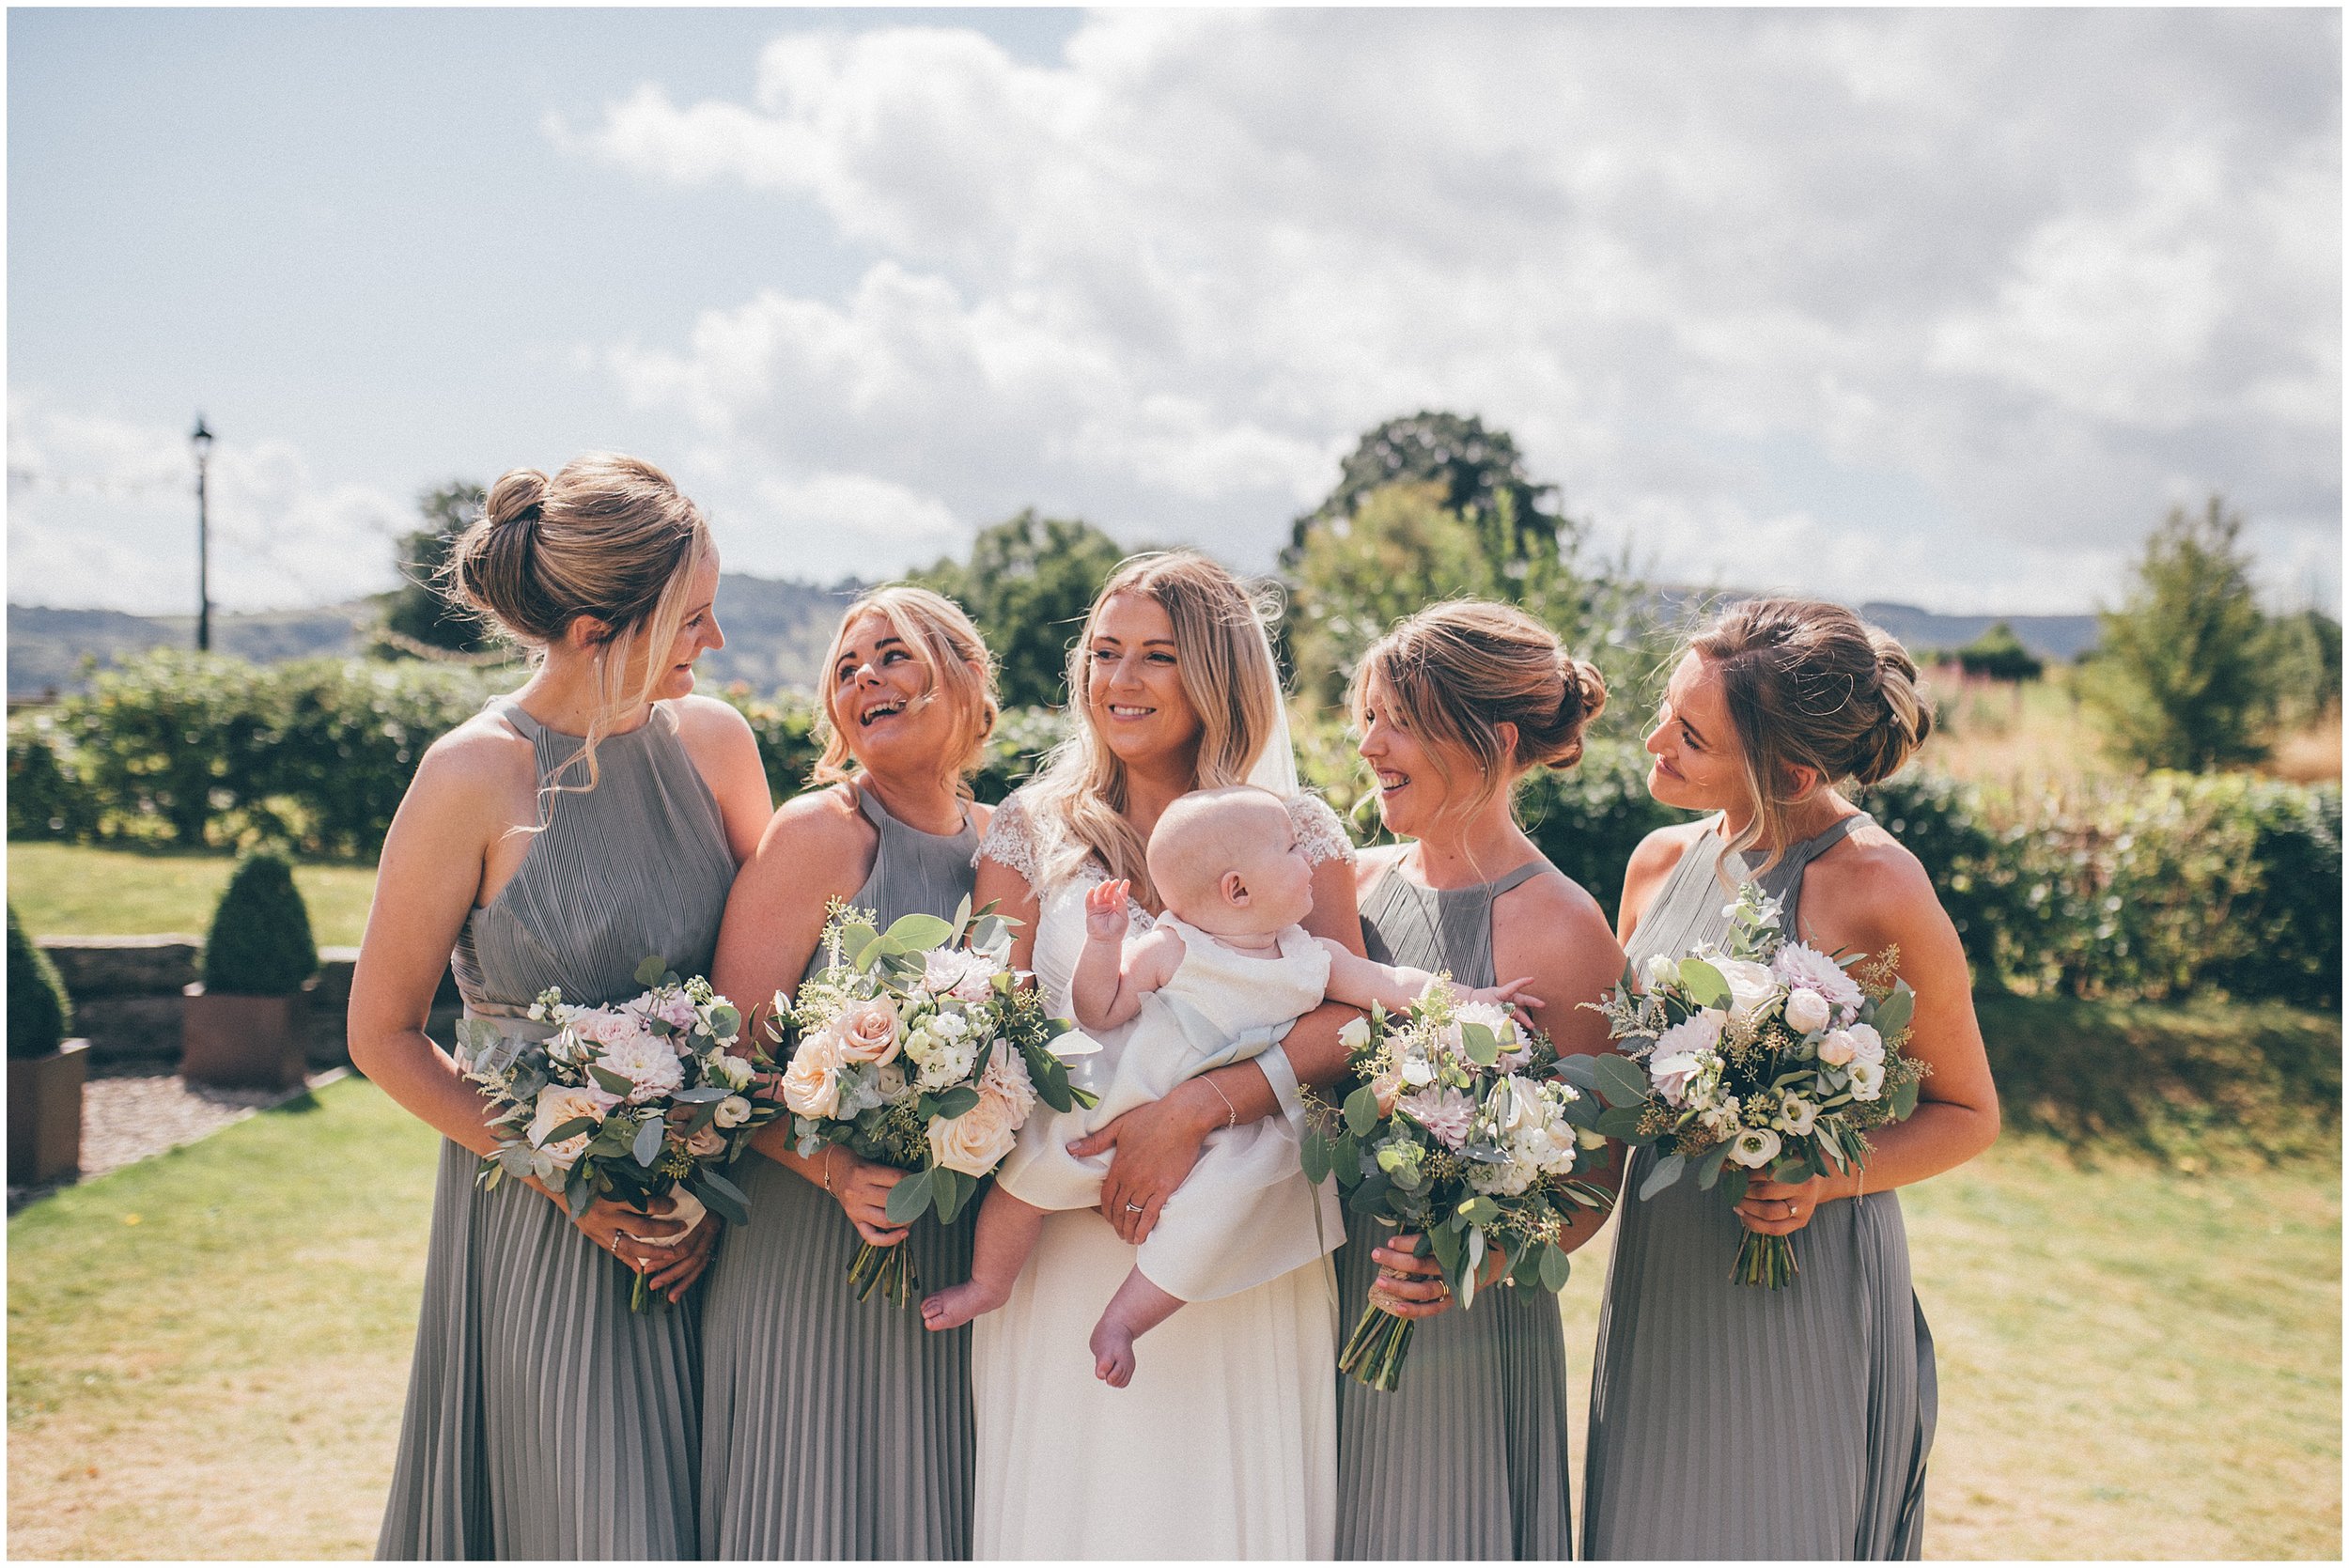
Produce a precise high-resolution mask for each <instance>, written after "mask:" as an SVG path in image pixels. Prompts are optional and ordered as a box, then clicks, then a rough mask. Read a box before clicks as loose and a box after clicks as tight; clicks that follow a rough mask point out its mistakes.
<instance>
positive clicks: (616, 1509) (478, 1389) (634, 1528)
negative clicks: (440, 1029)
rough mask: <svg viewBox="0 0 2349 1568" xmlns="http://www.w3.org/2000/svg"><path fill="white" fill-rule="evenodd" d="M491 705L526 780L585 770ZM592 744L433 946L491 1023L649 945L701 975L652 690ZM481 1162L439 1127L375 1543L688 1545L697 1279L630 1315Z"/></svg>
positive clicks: (683, 841) (403, 1547) (680, 758)
mask: <svg viewBox="0 0 2349 1568" xmlns="http://www.w3.org/2000/svg"><path fill="white" fill-rule="evenodd" d="M490 706H491V709H492V711H497V712H500V713H502V714H503V715H504V716H505V718H506V721H507V722H509V723H511V724H512V725H513V726H514V728H515V729H517V730H518V731H520V732H521V734H522V735H524V736H526V737H529V738H530V739H531V741H532V742H533V744H534V745H535V746H536V748H537V761H538V769H539V772H540V775H541V776H542V777H549V778H552V777H556V776H558V774H559V776H560V777H561V779H562V782H563V783H564V784H566V785H567V786H577V785H579V784H583V782H584V769H583V768H581V767H579V766H575V765H573V764H575V763H576V759H577V757H578V754H579V752H580V747H581V742H580V740H579V738H578V737H575V736H568V735H563V734H560V733H558V732H556V731H553V730H549V729H546V728H545V727H543V726H542V725H540V724H539V723H538V722H537V721H536V720H534V719H532V718H531V717H530V715H529V714H527V713H525V712H523V711H522V710H521V707H520V706H517V705H516V704H514V703H513V702H512V701H511V700H509V699H506V698H497V699H494V700H493V701H492V703H491V705H490ZM596 763H597V767H598V768H599V779H598V782H597V784H596V786H595V788H594V789H592V790H589V791H587V792H585V793H579V792H577V790H576V788H575V787H573V788H567V789H566V790H564V791H562V792H558V793H555V794H552V795H550V796H547V797H545V800H546V812H547V819H546V825H545V827H544V829H543V830H542V831H539V832H538V833H537V835H536V837H535V838H534V839H533V840H532V842H531V845H530V847H529V851H528V853H527V854H526V855H525V856H524V858H523V860H522V863H521V869H520V870H519V871H517V872H516V873H515V874H514V877H513V879H512V880H510V881H509V882H507V883H506V886H505V887H504V888H502V889H501V890H499V893H498V895H497V897H496V898H494V899H492V900H491V901H490V904H489V905H488V907H486V908H477V909H475V910H474V911H473V912H472V914H471V915H469V916H468V917H467V918H466V922H465V926H464V929H463V930H462V932H460V933H459V937H458V941H457V949H456V952H455V953H454V954H453V955H452V957H451V967H452V968H453V969H454V970H455V971H456V977H457V986H458V989H459V991H460V992H461V993H462V994H463V996H464V999H465V1005H466V1009H467V1011H468V1012H469V1013H471V1014H472V1015H474V1017H482V1018H487V1019H490V1020H492V1021H496V1022H500V1023H501V1025H502V1026H504V1025H506V1023H509V1022H510V1024H511V1029H510V1031H509V1032H515V1033H530V1032H537V1033H538V1034H543V1033H544V1032H545V1031H544V1028H543V1027H542V1026H540V1027H537V1028H535V1031H534V1026H531V1025H530V1024H529V1023H528V1022H527V1020H525V1019H522V1018H521V1014H522V1013H523V1012H524V1011H526V1010H527V1009H528V1007H529V1005H530V1003H531V1001H533V1000H534V999H535V998H536V997H537V995H538V993H539V992H540V991H541V990H543V989H545V988H546V987H547V986H561V987H562V988H563V995H564V998H565V1000H566V1001H577V1002H582V1003H586V1004H590V1005H601V1004H603V1003H607V1002H612V1001H624V1000H626V999H627V998H629V997H630V996H633V995H634V994H636V992H637V991H638V989H640V987H639V986H637V985H636V982H635V978H634V977H635V971H636V968H637V966H638V965H640V964H641V963H643V962H644V961H645V959H646V958H647V957H649V956H651V955H655V954H658V955H661V957H663V958H665V959H667V960H668V961H669V964H670V966H671V967H672V968H674V969H676V970H677V971H678V972H680V973H684V974H693V973H699V972H703V971H705V970H707V969H708V963H709V955H710V953H711V950H712V949H713V948H714V947H715V946H716V944H717V939H718V923H719V919H720V917H721V916H722V915H723V913H724V910H725V901H726V890H727V889H728V888H729V887H730V886H731V885H732V883H733V881H734V856H733V853H732V851H731V850H730V849H729V848H728V846H727V843H726V834H725V826H724V822H723V817H722V816H721V815H720V813H719V809H718V802H717V800H716V799H715V798H714V797H713V796H712V795H711V794H710V792H709V787H708V784H705V783H704V782H703V781H702V777H701V774H700V772H699V771H698V770H697V769H696V768H694V766H693V762H692V758H691V757H690V756H688V755H687V754H686V752H685V748H684V746H683V744H682V742H680V741H679V739H678V738H677V715H676V713H675V711H674V710H673V709H672V708H671V707H670V706H668V705H666V704H661V703H656V704H655V705H653V711H652V717H651V718H650V719H648V720H647V721H646V722H645V723H644V724H642V725H640V726H638V727H637V728H636V729H634V730H631V731H629V732H628V733H626V734H623V735H614V736H610V737H605V738H603V739H601V740H599V742H598V743H597V747H596ZM567 765H573V766H569V768H568V771H563V769H565V768H566V766H567ZM479 1169H480V1160H479V1159H478V1158H477V1157H475V1156H474V1154H473V1153H472V1152H471V1151H470V1150H467V1149H465V1148H463V1147H461V1146H460V1145H459V1144H457V1143H453V1142H450V1141H446V1140H443V1141H442V1144H441V1157H440V1175H439V1181H438V1185H437V1187H436V1189H435V1191H434V1194H433V1200H432V1238H431V1243H430V1250H429V1252H428V1256H427V1261H426V1264H425V1281H424V1309H423V1315H422V1319H421V1321H420V1322H419V1323H418V1325H417V1327H416V1355H415V1361H414V1364H413V1367H412V1370H411V1372H410V1374H409V1380H408V1405H407V1410H406V1414H405V1415H404V1416H403V1418H402V1420H401V1423H400V1436H399V1457H398V1462H397V1467H396V1468H395V1470H394V1473H393V1477H392V1490H391V1498H390V1501H389V1503H388V1504H387V1506H386V1507H385V1509H384V1514H383V1529H382V1531H381V1535H380V1536H379V1537H378V1538H377V1541H376V1556H377V1557H379V1558H383V1559H399V1560H416V1559H436V1560H439V1559H471V1558H498V1559H513V1558H521V1559H543V1558H565V1559H588V1558H602V1559H611V1558H636V1559H646V1558H680V1557H683V1558H690V1557H692V1556H693V1555H694V1554H695V1552H696V1550H697V1549H698V1540H697V1536H696V1532H695V1529H694V1519H693V1509H694V1498H695V1483H696V1480H697V1476H696V1469H697V1467H698V1460H699V1452H698V1437H699V1422H700V1411H699V1408H698V1405H697V1397H698V1387H699V1370H698V1366H697V1362H698V1359H699V1350H700V1335H699V1333H698V1332H697V1330H696V1325H695V1322H694V1312H693V1298H692V1296H687V1297H686V1300H685V1302H684V1304H682V1305H681V1306H677V1307H672V1308H669V1309H667V1310H666V1311H661V1310H655V1311H653V1312H646V1313H644V1314H641V1315H640V1314H637V1313H634V1312H630V1311H629V1294H630V1286H631V1284H632V1283H633V1280H632V1276H631V1275H630V1272H629V1270H628V1268H627V1267H626V1266H625V1265H622V1264H621V1263H620V1262H619V1261H618V1260H617V1259H615V1258H614V1257H613V1256H612V1255H611V1254H610V1253H608V1252H606V1251H604V1250H602V1249H601V1248H599V1247H597V1246H596V1245H595V1244H594V1243H593V1242H591V1241H589V1240H588V1239H587V1237H586V1236H584V1235H583V1234H581V1233H580V1232H579V1230H578V1229H577V1228H576V1227H574V1226H573V1225H572V1224H571V1222H570V1220H569V1219H568V1217H567V1216H566V1215H565V1214H564V1213H563V1211H562V1210H561V1209H559V1208H557V1207H556V1206H555V1205H554V1204H553V1203H549V1202H548V1201H547V1200H546V1199H545V1198H544V1197H542V1196H541V1195H540V1194H538V1193H537V1192H536V1191H534V1190H532V1189H531V1188H525V1187H522V1186H520V1185H518V1184H515V1183H511V1182H507V1183H502V1184H500V1186H499V1187H498V1188H497V1189H496V1190H495V1191H484V1190H483V1189H482V1188H481V1187H480V1185H479V1183H478V1181H477V1180H476V1179H475V1178H476V1174H477V1172H478V1171H479Z"/></svg>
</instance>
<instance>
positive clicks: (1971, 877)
mask: <svg viewBox="0 0 2349 1568" xmlns="http://www.w3.org/2000/svg"><path fill="white" fill-rule="evenodd" d="M1858 804H1859V807H1860V808H1861V809H1862V810H1864V811H1866V812H1867V813H1868V814H1869V815H1871V816H1873V817H1875V820H1876V821H1877V823H1878V824H1879V825H1881V826H1882V827H1883V829H1884V831H1886V832H1888V833H1890V834H1891V835H1892V836H1893V837H1894V838H1896V839H1898V840H1900V841H1901V844H1902V845H1903V846H1905V847H1906V849H1907V850H1908V852H1909V853H1910V854H1912V855H1915V856H1916V857H1917V859H1918V860H1919V861H1921V862H1923V864H1924V868H1925V873H1926V875H1928V876H1930V877H1932V878H1933V887H1934V892H1936V893H1938V894H1939V895H1940V898H1941V908H1944V909H1946V910H1947V911H1949V916H1950V924H1952V925H1954V926H1956V927H1957V936H1958V939H1959V940H1960V941H1962V942H1964V943H1965V944H1966V956H1967V958H1968V961H1969V962H1971V963H1972V965H1973V967H1974V979H1975V983H1976V984H1977V985H1996V984H1998V983H1999V932H2000V931H2001V930H2002V929H2004V927H2005V924H2006V921H2005V904H2004V894H2005V890H2006V887H2007V885H2008V882H2007V879H2005V878H2001V877H1999V876H1998V875H1997V873H1996V870H1995V866H1996V862H1997V857H1998V853H1999V839H1998V836H1997V835H1996V834H1994V833H1992V832H1991V831H1989V829H1987V828H1986V827H1984V826H1983V814H1982V803H1981V801H1980V800H1979V799H1978V798H1977V796H1976V794H1975V792H1974V790H1973V789H1972V788H1971V787H1970V786H1969V785H1967V784H1960V783H1958V782H1957V781H1956V780H1954V779H1951V778H1946V777H1943V776H1941V775H1938V774H1934V773H1924V772H1920V771H1917V770H1915V769H1913V768H1912V769H1911V770H1909V771H1908V772H1906V773H1903V774H1900V775H1899V776H1897V777H1895V778H1890V779H1887V780H1886V781H1884V782H1883V783H1882V784H1877V785H1875V787H1874V788H1872V789H1869V790H1867V791H1866V792H1864V793H1863V794H1861V795H1860V796H1859V800H1858Z"/></svg>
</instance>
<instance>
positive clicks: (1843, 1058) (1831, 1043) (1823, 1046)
mask: <svg viewBox="0 0 2349 1568" xmlns="http://www.w3.org/2000/svg"><path fill="white" fill-rule="evenodd" d="M1858 1054H1859V1052H1858V1051H1857V1050H1855V1049H1854V1048H1853V1047H1852V1039H1851V1031H1850V1030H1847V1029H1839V1030H1836V1031H1835V1032H1833V1033H1831V1034H1829V1035H1828V1037H1827V1038H1826V1039H1824V1040H1822V1041H1820V1042H1819V1060H1820V1061H1822V1062H1824V1063H1827V1064H1828V1066H1830V1067H1841V1066H1843V1065H1844V1064H1846V1063H1849V1062H1850V1061H1851V1059H1852V1058H1853V1057H1854V1056H1856V1055H1858Z"/></svg>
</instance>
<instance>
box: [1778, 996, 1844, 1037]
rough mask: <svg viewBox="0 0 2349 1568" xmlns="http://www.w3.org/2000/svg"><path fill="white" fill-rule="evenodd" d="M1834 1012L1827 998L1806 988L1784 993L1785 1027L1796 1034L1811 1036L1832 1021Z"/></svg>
mask: <svg viewBox="0 0 2349 1568" xmlns="http://www.w3.org/2000/svg"><path fill="white" fill-rule="evenodd" d="M1834 1017H1835V1011H1834V1009H1833V1008H1831V1007H1829V1006H1828V1001H1827V998H1825V997H1823V996H1821V995H1820V994H1819V993H1818V992H1816V991H1814V990H1812V989H1811V988H1810V987H1809V986H1797V987H1796V988H1795V989H1794V990H1791V991H1789V992H1787V993H1786V1027H1787V1028H1789V1029H1791V1030H1793V1031H1794V1032H1796V1033H1797V1034H1812V1033H1816V1032H1818V1031H1820V1030H1822V1029H1825V1028H1826V1027H1827V1026H1828V1023H1830V1022H1831V1021H1833V1019H1834Z"/></svg>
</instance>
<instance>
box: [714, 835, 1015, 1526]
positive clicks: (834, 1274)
mask: <svg viewBox="0 0 2349 1568" xmlns="http://www.w3.org/2000/svg"><path fill="white" fill-rule="evenodd" d="M857 800H858V804H859V806H860V808H861V809H862V810H863V813H864V815H865V817H866V818H867V819H868V820H869V821H871V823H872V824H873V826H874V828H875V829H876V830H877V831H879V834H880V842H879V847H878V849H877V850H876V851H875V854H874V857H873V869H872V872H871V874H870V875H869V876H868V877H866V878H865V881H864V886H863V888H862V889H860V890H859V891H858V893H857V895H856V897H855V898H853V899H851V900H850V901H849V902H851V903H852V904H854V905H856V906H857V907H858V908H864V909H870V910H872V911H874V912H875V913H876V914H877V915H879V918H880V920H881V922H882V923H883V924H884V925H886V924H887V923H888V922H890V921H893V920H895V919H896V918H897V917H899V916H900V915H907V914H915V913H920V914H934V915H940V916H943V917H947V918H952V916H953V915H954V912H955V908H956V906H957V904H959V903H960V902H961V901H962V899H963V898H964V896H965V895H967V894H968V893H970V892H971V886H972V877H973V872H972V863H971V862H972V853H973V852H974V851H975V850H976V849H977V848H978V843H979V840H978V833H977V831H975V830H974V829H973V828H972V826H971V825H970V823H969V821H968V819H967V817H966V820H965V824H964V827H963V831H961V832H959V833H956V834H952V835H944V836H941V835H938V834H933V833H925V832H921V831H917V830H915V829H912V828H909V827H907V826H906V825H905V824H904V823H902V822H899V821H898V820H897V819H896V818H895V817H894V816H891V815H889V813H888V812H887V811H886V810H884V809H882V806H881V803H880V801H879V799H878V798H877V797H876V796H875V795H874V794H873V793H872V792H871V791H870V790H863V789H860V790H859V791H857ZM823 956H824V955H823V954H822V952H821V951H820V950H819V951H818V952H817V955H816V956H815V957H814V958H813V959H811V960H810V961H809V965H808V968H809V969H810V970H815V969H817V968H818V967H820V966H821V964H822V962H823ZM739 1171H740V1172H741V1177H740V1179H741V1184H742V1188H743V1190H744V1191H745V1192H746V1193H747V1194H748V1195H749V1197H750V1201H751V1222H750V1223H749V1224H748V1225H747V1226H741V1227H738V1228H736V1229H735V1230H734V1231H732V1232H730V1233H729V1234H727V1236H726V1238H725V1245H724V1247H723V1249H722V1250H720V1252H719V1255H718V1261H717V1262H716V1263H715V1264H713V1265H711V1266H710V1271H709V1281H708V1286H707V1287H706V1289H705V1292H704V1298H703V1303H702V1333H703V1346H704V1348H703V1358H702V1365H703V1398H702V1412H703V1413H702V1482H701V1485H702V1491H701V1496H702V1512H701V1520H702V1555H703V1556H704V1557H707V1558H711V1559H720V1560H729V1561H742V1560H761V1559H763V1560H875V1559H908V1558H911V1559H927V1560H957V1559H967V1558H969V1557H970V1555H971V1465H972V1449H973V1446H974V1444H975V1442H976V1434H975V1430H974V1428H973V1425H972V1413H971V1330H970V1327H968V1326H967V1325H966V1326H965V1327H960V1328H955V1329H950V1330H948V1331H947V1332H945V1333H939V1334H934V1333H931V1332H930V1331H929V1330H928V1329H926V1328H925V1327H922V1314H921V1312H919V1311H917V1310H915V1309H914V1308H912V1307H896V1306H893V1305H891V1304H890V1303H889V1301H888V1300H887V1299H885V1298H884V1297H883V1296H881V1295H880V1294H879V1293H878V1292H876V1293H875V1294H874V1295H873V1296H872V1297H871V1298H870V1299H868V1300H865V1301H859V1300H857V1298H856V1296H855V1294H854V1293H853V1292H852V1291H850V1290H849V1288H848V1265H849V1262H850V1261H851V1260H852V1259H853V1258H854V1257H855V1256H856V1252H857V1249H858V1247H859V1246H861V1245H862V1241H861V1240H860V1238H859V1237H858V1235H857V1233H856V1227H855V1226H853V1225H851V1224H850V1223H849V1222H848V1216H847V1215H845V1214H843V1213H841V1212H840V1205H839V1204H838V1203H834V1202H833V1201H832V1198H831V1197H829V1196H828V1195H826V1193H825V1192H824V1189H823V1188H820V1187H818V1186H817V1185H815V1184H814V1183H812V1182H809V1181H808V1180H806V1179H805V1178H804V1177H801V1176H800V1175H799V1174H797V1173H796V1172H791V1171H789V1170H786V1168H784V1167H783V1166H781V1165H778V1164H776V1163H775V1162H774V1161H773V1160H770V1159H768V1158H765V1157H762V1156H758V1155H753V1156H752V1157H750V1158H748V1159H746V1160H744V1161H743V1162H742V1164H741V1166H740V1167H739ZM973 1207H975V1205H973ZM971 1217H972V1209H966V1210H965V1211H964V1212H963V1213H962V1214H961V1215H959V1216H957V1218H956V1221H955V1223H954V1224H953V1225H951V1226H947V1225H941V1224H940V1223H939V1222H938V1216H937V1213H936V1212H935V1211H932V1212H931V1213H929V1214H926V1215H924V1216H923V1217H922V1219H920V1220H919V1221H918V1222H916V1223H915V1225H914V1227H913V1232H912V1234H910V1236H908V1237H907V1238H906V1240H905V1241H903V1242H902V1243H900V1244H899V1245H901V1246H905V1247H910V1248H912V1249H913V1258H914V1265H915V1267H916V1269H917V1270H918V1271H919V1274H920V1277H921V1282H922V1285H923V1287H924V1288H925V1289H930V1288H935V1287H937V1286H939V1285H941V1284H950V1283H954V1282H956V1281H961V1280H966V1279H968V1278H970V1275H971V1237H972V1218H971Z"/></svg>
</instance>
